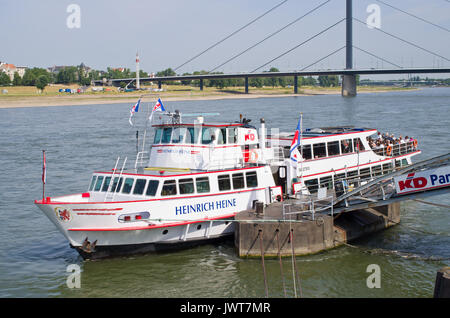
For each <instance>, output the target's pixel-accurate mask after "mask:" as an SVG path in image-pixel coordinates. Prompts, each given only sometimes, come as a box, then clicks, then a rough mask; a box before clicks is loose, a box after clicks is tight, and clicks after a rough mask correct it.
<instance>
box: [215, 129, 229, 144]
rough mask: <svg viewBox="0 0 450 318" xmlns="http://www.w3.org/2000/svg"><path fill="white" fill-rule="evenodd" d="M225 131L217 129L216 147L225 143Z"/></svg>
mask: <svg viewBox="0 0 450 318" xmlns="http://www.w3.org/2000/svg"><path fill="white" fill-rule="evenodd" d="M226 136H227V129H226V128H220V129H219V134H218V136H217V144H218V145H223V144H226V143H227V138H226Z"/></svg>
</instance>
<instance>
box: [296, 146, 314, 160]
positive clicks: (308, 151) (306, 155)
mask: <svg viewBox="0 0 450 318" xmlns="http://www.w3.org/2000/svg"><path fill="white" fill-rule="evenodd" d="M302 148H303V159H305V160H309V159H311V158H312V153H311V145H304V146H303V147H302ZM299 151H300V152H301V149H299Z"/></svg>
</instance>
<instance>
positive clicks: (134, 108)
mask: <svg viewBox="0 0 450 318" xmlns="http://www.w3.org/2000/svg"><path fill="white" fill-rule="evenodd" d="M140 104H141V99H140V98H139V100H138V101H137V103H136V104H134V105H133V107H131V110H130V118H129V119H128V121H129V122H130V125H131V126H133V122H132V121H131V118H132V117H133V115H134V113H137V112H138V111H139V105H140Z"/></svg>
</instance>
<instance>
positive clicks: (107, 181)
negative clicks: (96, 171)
mask: <svg viewBox="0 0 450 318" xmlns="http://www.w3.org/2000/svg"><path fill="white" fill-rule="evenodd" d="M110 182H111V177H106V178H105V182H103V187H102V191H103V192H106V191H108V188H109V183H110Z"/></svg>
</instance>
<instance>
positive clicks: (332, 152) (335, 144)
mask: <svg viewBox="0 0 450 318" xmlns="http://www.w3.org/2000/svg"><path fill="white" fill-rule="evenodd" d="M327 146H328V156H337V155H340V154H341V151H340V149H339V141H330V142H328V143H327Z"/></svg>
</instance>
